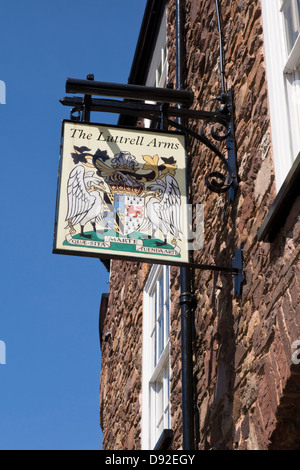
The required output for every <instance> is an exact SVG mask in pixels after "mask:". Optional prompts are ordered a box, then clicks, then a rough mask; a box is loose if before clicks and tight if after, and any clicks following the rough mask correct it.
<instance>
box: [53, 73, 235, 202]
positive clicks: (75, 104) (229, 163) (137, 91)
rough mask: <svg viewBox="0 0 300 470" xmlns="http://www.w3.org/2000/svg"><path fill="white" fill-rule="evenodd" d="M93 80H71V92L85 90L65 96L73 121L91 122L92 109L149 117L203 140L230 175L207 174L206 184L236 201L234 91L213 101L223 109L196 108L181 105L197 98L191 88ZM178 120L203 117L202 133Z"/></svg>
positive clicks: (63, 99)
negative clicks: (70, 108) (178, 88)
mask: <svg viewBox="0 0 300 470" xmlns="http://www.w3.org/2000/svg"><path fill="white" fill-rule="evenodd" d="M93 79H94V77H93V75H88V77H87V80H76V79H68V80H67V84H66V91H67V92H73V93H84V97H83V98H80V97H64V98H62V99H61V100H60V102H61V104H62V105H64V106H71V107H72V110H71V120H74V121H85V122H87V121H89V119H90V112H92V111H93V112H106V113H116V114H121V115H129V116H135V117H140V118H146V119H151V120H153V121H154V122H156V123H157V124H158V125H159V126H160V127H164V128H165V127H166V126H171V127H174V128H175V129H178V130H180V131H182V132H184V133H186V134H187V135H189V136H191V137H193V138H195V139H197V140H198V141H200V142H201V143H202V144H204V145H205V146H206V147H207V148H208V149H210V150H211V151H212V152H213V153H214V154H215V155H216V156H217V157H218V158H219V159H220V160H221V162H222V164H223V166H224V168H225V170H226V172H227V174H224V173H223V172H220V171H212V172H210V173H209V174H208V175H207V176H206V180H205V181H206V185H207V187H208V188H209V189H210V190H211V191H213V192H215V193H225V192H228V193H229V202H232V201H233V200H234V196H235V192H236V190H237V188H238V178H237V166H236V146H235V134H234V115H233V114H234V113H233V96H232V91H230V92H228V93H222V94H221V96H220V97H217V98H214V99H213V100H210V101H219V103H220V108H219V109H218V110H217V111H205V110H192V109H189V108H185V107H181V104H182V103H183V105H188V104H191V103H192V101H193V99H192V96H193V93H192V92H191V91H189V90H172V89H171V87H169V88H164V89H160V88H157V89H155V88H149V87H146V86H145V87H143V86H134V85H118V84H111V83H102V82H94V81H93ZM155 93H156V95H155ZM92 94H98V95H99V94H100V95H103V96H105V95H106V96H116V97H120V96H123V97H124V98H126V100H125V101H119V100H107V99H106V100H104V99H95V98H92V97H91V95H92ZM149 96H151V97H152V99H153V100H156V101H157V102H158V103H162V104H158V105H156V104H147V103H144V102H143V100H146V99H147V97H149ZM176 101H177V105H176V106H171V103H172V102H176ZM76 113H77V114H76ZM171 118H177V119H176V120H174V119H171ZM178 118H180V119H178ZM178 120H180V121H181V122H182V121H183V120H184V121H185V122H186V123H188V121H191V120H202V121H203V125H202V128H201V131H200V134H198V133H197V132H194V131H193V130H192V129H190V127H188V125H182V124H181V123H179V122H178ZM216 124H218V125H219V126H221V128H222V129H223V131H222V132H220V131H219V132H218V131H216V130H215V126H216ZM209 127H210V137H208V136H207V135H206V129H207V128H209ZM216 143H219V145H220V146H221V147H222V148H221V149H220V148H219V146H217V145H216ZM224 143H225V147H226V150H225V149H224V145H223V144H224Z"/></svg>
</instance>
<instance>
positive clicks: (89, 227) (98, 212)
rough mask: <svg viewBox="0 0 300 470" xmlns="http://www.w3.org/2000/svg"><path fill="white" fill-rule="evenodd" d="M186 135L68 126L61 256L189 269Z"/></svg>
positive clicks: (58, 236)
mask: <svg viewBox="0 0 300 470" xmlns="http://www.w3.org/2000/svg"><path fill="white" fill-rule="evenodd" d="M186 187H187V184H186V145H185V136H184V135H183V134H181V133H178V132H162V131H157V130H149V129H139V128H135V129H132V128H120V127H118V126H108V125H102V124H94V123H93V124H90V123H81V122H73V121H67V120H66V121H63V124H62V147H61V155H60V171H59V183H58V196H57V209H56V221H55V237H54V248H53V252H54V253H60V254H70V255H79V256H93V257H98V258H103V259H104V258H110V259H128V260H135V261H143V262H149V263H158V264H175V265H181V264H188V262H189V256H188V221H187V194H186Z"/></svg>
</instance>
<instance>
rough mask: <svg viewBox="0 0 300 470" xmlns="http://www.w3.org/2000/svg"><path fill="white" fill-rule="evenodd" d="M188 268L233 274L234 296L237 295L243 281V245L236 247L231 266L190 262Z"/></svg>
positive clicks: (240, 291)
mask: <svg viewBox="0 0 300 470" xmlns="http://www.w3.org/2000/svg"><path fill="white" fill-rule="evenodd" d="M190 268H193V269H201V270H203V271H215V272H222V273H224V274H229V275H233V278H234V297H238V296H240V295H241V293H242V286H243V284H244V282H245V273H244V261H243V247H242V246H240V248H236V250H235V256H234V259H233V261H232V265H231V267H228V266H216V265H213V264H198V263H191V264H190Z"/></svg>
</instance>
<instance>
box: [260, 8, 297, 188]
mask: <svg viewBox="0 0 300 470" xmlns="http://www.w3.org/2000/svg"><path fill="white" fill-rule="evenodd" d="M262 12H263V26H264V38H265V52H266V64H267V77H268V89H269V99H270V115H271V129H272V141H273V151H274V164H275V176H276V186H277V190H278V191H279V190H280V188H281V186H282V184H283V182H284V180H285V178H286V176H287V175H288V173H289V170H290V169H291V167H292V165H293V162H294V161H295V160H296V158H297V156H298V154H299V152H300V34H299V33H300V0H262Z"/></svg>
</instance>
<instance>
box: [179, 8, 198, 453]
mask: <svg viewBox="0 0 300 470" xmlns="http://www.w3.org/2000/svg"><path fill="white" fill-rule="evenodd" d="M182 26H183V22H182V1H181V0H176V88H177V89H178V90H181V89H182V69H183V67H182V65H183V64H182V62H183V61H182V57H183V55H182V53H183V51H182V48H183V34H182V33H183V28H182ZM177 122H178V124H179V125H181V118H178V119H177ZM187 189H188V188H187ZM187 194H188V191H187ZM180 290H181V295H180V298H179V304H180V307H181V354H182V438H183V443H182V446H183V450H193V449H194V400H193V350H192V331H193V330H192V309H191V304H192V294H191V279H190V269H189V268H185V267H181V268H180Z"/></svg>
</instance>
